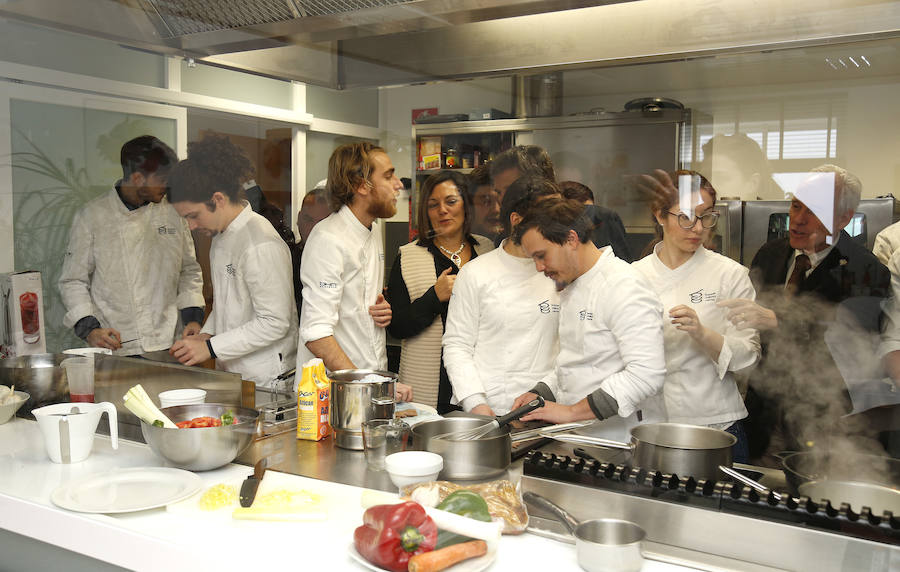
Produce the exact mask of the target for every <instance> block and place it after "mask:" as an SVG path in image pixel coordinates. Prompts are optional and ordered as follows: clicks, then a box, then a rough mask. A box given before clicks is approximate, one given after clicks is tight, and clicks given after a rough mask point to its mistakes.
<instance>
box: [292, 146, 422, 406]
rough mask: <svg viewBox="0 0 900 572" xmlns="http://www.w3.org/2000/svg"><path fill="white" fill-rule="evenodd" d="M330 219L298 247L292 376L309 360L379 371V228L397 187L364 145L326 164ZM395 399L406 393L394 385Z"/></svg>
mask: <svg viewBox="0 0 900 572" xmlns="http://www.w3.org/2000/svg"><path fill="white" fill-rule="evenodd" d="M327 184H328V192H329V194H330V198H331V208H332V211H333V212H332V214H331V215H330V216H328V218H326V219H325V220H323V221H321V222H320V223H318V224H317V225H316V226H315V227H314V228H313V229H312V232H311V233H310V235H309V238H308V239H307V241H306V246H305V247H304V248H303V259H302V263H301V265H300V280H301V282H302V283H303V309H302V311H301V318H300V343H299V344H298V348H297V371H300V370H301V368H302V367H303V364H304V363H306V362H307V361H308V360H309V359H311V358H313V357H318V358H321V359H322V361H323V362H325V367H326V368H328V369H329V370H330V371H337V370H341V369H375V370H387V347H386V336H385V331H384V329H385V328H386V327H387V326H388V325H389V324H390V323H391V316H392V314H391V305H390V303H388V302H387V300H385V298H384V293H383V290H384V223H383V222H382V221H381V220H380V219H386V218H391V217H392V216H394V215H395V214H396V213H397V197H398V195H399V193H400V189H402V188H403V183H401V182H400V179H398V178H397V175H396V173H395V172H394V165H393V163H391V158H390V157H388V155H387V153H386V152H385V150H384V149H382V148H381V147H377V146H375V145H373V144H371V143H367V142H357V143H348V144H346V145H341V146H340V147H338V148H337V149H335V150H334V152H333V153H332V154H331V158H330V159H329V160H328V183H327ZM395 387H396V390H397V394H398V395H397V396H398V398H399V399H401V400H403V401H409V400H410V399H411V398H412V389H411V388H410V387H409V386H408V385H405V384H402V383H397V384H396V386H395Z"/></svg>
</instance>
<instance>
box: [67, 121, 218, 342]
mask: <svg viewBox="0 0 900 572" xmlns="http://www.w3.org/2000/svg"><path fill="white" fill-rule="evenodd" d="M120 161H121V164H122V174H123V177H122V179H121V180H119V181H118V182H117V183H116V185H115V188H113V189H111V190H110V191H109V192H107V193H105V194H103V195H101V196H100V197H98V198H96V199H94V200H93V201H91V202H89V203H88V204H87V205H85V207H84V208H83V209H81V210H80V211H79V212H78V213H77V214H76V215H75V218H74V220H73V221H72V228H71V234H70V235H69V245H68V248H67V250H66V255H65V258H64V260H63V268H62V273H61V274H60V277H59V290H60V294H61V295H62V300H63V304H65V306H66V315H65V317H64V319H63V323H64V324H65V325H66V326H70V327H73V328H74V329H75V334H76V335H78V337H80V338H82V339H83V340H85V341H86V342H87V343H88V345H90V346H93V347H99V348H108V349H111V350H114V351H115V352H116V353H117V354H122V355H132V354H140V353H144V352H152V351H157V350H162V349H167V348H168V347H169V346H171V345H172V341H173V339H174V338H175V336H176V335H177V334H178V335H181V334H185V333H196V332H199V331H200V323H201V322H203V306H204V301H203V277H202V275H201V272H200V265H199V264H197V259H196V258H195V256H194V240H193V238H191V233H190V231H189V230H188V227H187V224H185V222H184V221H183V220H181V218H180V217H179V216H178V213H176V212H175V210H174V209H172V206H171V205H170V204H169V203H168V202H167V201H166V200H165V198H164V197H165V194H166V179H167V177H168V175H169V172H170V171H171V169H172V167H174V166H175V163H177V162H178V157H177V156H176V155H175V152H174V151H173V150H172V149H171V148H170V147H169V146H168V145H166V144H165V143H163V142H162V141H160V140H159V139H157V138H156V137H153V136H150V135H143V136H141V137H137V138H135V139H132V140H131V141H128V142H127V143H125V144H124V145H123V146H122V150H121V153H120ZM179 313H180V317H181V323H182V324H184V329H183V331H181V332H176V327H177V326H176V325H177V323H178V318H179ZM123 338H124V340H123Z"/></svg>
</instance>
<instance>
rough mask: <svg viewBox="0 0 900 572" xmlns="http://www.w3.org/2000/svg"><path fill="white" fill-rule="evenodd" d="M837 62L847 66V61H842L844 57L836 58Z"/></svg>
mask: <svg viewBox="0 0 900 572" xmlns="http://www.w3.org/2000/svg"><path fill="white" fill-rule="evenodd" d="M838 63H839V64H841V65H842V66H844V67H847V62H845V61H844V58H838Z"/></svg>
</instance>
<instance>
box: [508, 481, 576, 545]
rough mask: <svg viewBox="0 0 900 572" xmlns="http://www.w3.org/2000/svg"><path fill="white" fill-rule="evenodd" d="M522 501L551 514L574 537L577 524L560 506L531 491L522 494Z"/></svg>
mask: <svg viewBox="0 0 900 572" xmlns="http://www.w3.org/2000/svg"><path fill="white" fill-rule="evenodd" d="M522 500H524V501H525V503H526V504H531V505H534V506H536V507H538V508H541V509H543V510H546V511H547V512H551V513H553V516H555V517H556V518H557V519H559V521H560V522H561V523H563V525H565V527H566V529H567V530H568V531H569V534H571V535H573V536H574V535H575V527H577V526H578V524H579V522H578V521H577V520H576V519H575V517H573V516H572V515H571V514H569V513H567V512H566V511H565V510H563V508H562V507H561V506H559V505H558V504H556V503H554V502H552V501H550V500H549V499H547V498H546V497H543V496H541V495H539V494H537V493H533V492H531V491H525V492H524V493H522Z"/></svg>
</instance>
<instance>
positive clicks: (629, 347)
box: [513, 197, 666, 441]
mask: <svg viewBox="0 0 900 572" xmlns="http://www.w3.org/2000/svg"><path fill="white" fill-rule="evenodd" d="M592 226H593V225H592V223H591V221H590V219H589V218H588V217H587V216H586V215H585V213H584V208H583V206H582V205H581V204H580V203H578V202H577V201H573V200H567V199H562V198H555V197H551V198H547V199H544V200H543V201H541V202H540V203H539V204H537V205H536V206H535V207H534V208H532V209H531V210H530V211H529V212H528V214H526V215H525V217H524V219H522V221H521V222H520V223H519V225H518V226H517V227H516V231H515V234H514V238H515V239H517V240H518V241H519V242H520V243H521V245H522V248H523V249H524V250H525V253H526V254H528V255H529V256H530V257H531V258H532V259H533V260H534V264H535V267H536V268H537V270H538V271H539V272H543V273H544V274H545V275H546V276H547V277H549V278H551V279H552V280H554V281H555V282H556V283H557V288H559V289H560V297H559V301H560V314H559V356H558V357H557V362H556V368H555V369H554V371H553V372H551V374H549V375H548V376H546V377H545V378H544V380H543V381H542V382H541V383H538V385H537V386H536V387H535V388H534V389H533V390H532V391H531V392H529V393H525V394H524V395H521V396H519V397H518V398H517V399H516V401H515V403H514V404H513V408H516V407H519V406H520V405H523V404H524V403H527V402H528V401H530V400H531V399H534V397H535V394H537V393H540V394H541V395H542V396H543V397H544V399H545V400H546V401H547V404H546V405H545V406H544V407H542V408H540V409H538V410H536V411H534V412H532V413H529V414H528V415H526V416H524V417H523V418H522V420H523V421H529V420H543V421H550V422H552V423H567V422H571V421H579V420H586V419H594V418H598V419H602V420H604V421H603V423H601V424H599V425H598V429H597V430H598V436H602V437H606V438H612V439H617V440H620V441H622V440H628V439H629V438H630V436H629V430H630V429H631V428H632V427H634V426H635V425H637V424H639V423H642V422H643V423H647V422H660V421H665V420H666V414H665V404H664V402H663V400H662V395H661V393H662V387H663V382H664V381H665V376H666V365H665V357H664V350H663V345H664V342H663V318H662V311H663V307H662V303H661V302H660V301H659V298H658V297H657V295H656V294H655V293H654V291H653V289H652V287H651V286H650V284H649V283H648V282H647V280H646V279H645V278H644V276H643V275H642V274H641V273H640V272H639V271H638V270H637V269H636V268H634V267H633V266H631V265H630V264H628V263H627V262H625V261H624V260H621V259H619V258H616V256H615V254H613V251H612V248H610V247H605V248H602V249H598V248H597V247H596V246H595V245H594V243H593V242H591V229H592Z"/></svg>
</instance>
